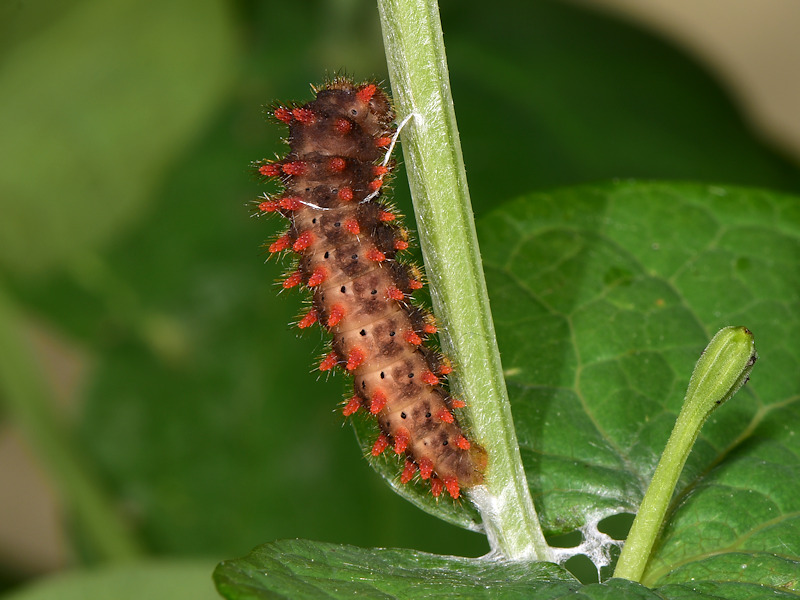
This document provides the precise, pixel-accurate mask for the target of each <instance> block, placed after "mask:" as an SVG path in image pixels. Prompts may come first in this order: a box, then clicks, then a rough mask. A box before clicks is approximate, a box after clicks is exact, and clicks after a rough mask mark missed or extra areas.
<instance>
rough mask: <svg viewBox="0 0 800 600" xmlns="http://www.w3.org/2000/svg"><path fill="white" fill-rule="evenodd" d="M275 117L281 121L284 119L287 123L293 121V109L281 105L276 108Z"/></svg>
mask: <svg viewBox="0 0 800 600" xmlns="http://www.w3.org/2000/svg"><path fill="white" fill-rule="evenodd" d="M274 114H275V118H277V119H278V120H280V121H283V122H284V123H286V124H287V125H288V124H289V123H291V122H292V111H291V110H289V109H288V108H286V107H283V106H281V107H279V108H276V109H275V112H274Z"/></svg>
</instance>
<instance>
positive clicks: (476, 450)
mask: <svg viewBox="0 0 800 600" xmlns="http://www.w3.org/2000/svg"><path fill="white" fill-rule="evenodd" d="M315 92H316V98H315V99H314V100H312V101H310V102H308V103H306V104H303V105H299V106H280V107H278V108H275V109H274V110H273V111H272V112H273V114H274V116H275V117H276V118H277V119H278V120H279V121H282V122H283V123H285V124H286V125H288V126H289V138H288V143H289V147H290V150H289V153H288V154H287V155H286V156H285V157H284V158H282V159H279V160H261V161H258V162H256V163H254V166H255V168H256V169H257V171H258V173H259V174H260V175H262V176H264V177H266V178H277V179H279V180H280V182H281V183H282V185H283V190H282V191H281V192H280V193H278V194H276V195H274V196H267V195H266V194H265V195H264V196H263V197H261V198H259V203H258V209H259V211H261V212H267V213H276V214H279V215H282V216H283V217H285V218H286V219H288V221H289V227H288V229H287V230H286V231H285V232H284V233H283V234H281V235H280V236H279V237H278V238H277V239H276V240H275V241H274V242H273V243H272V244H271V245H269V251H270V252H271V253H294V254H296V255H297V267H296V269H295V270H294V271H293V272H292V273H291V274H290V275H289V276H288V277H287V278H286V279H285V280H284V281H283V283H282V285H283V287H284V288H292V287H298V286H301V287H305V288H307V289H308V290H309V291H310V292H311V294H312V302H311V309H310V310H309V311H308V312H307V313H306V314H305V315H304V316H303V317H302V318H301V319H300V321H299V323H298V326H299V327H300V328H307V327H310V326H312V325H313V324H314V323H319V324H320V325H321V326H322V327H323V328H325V329H326V330H327V331H329V332H330V333H331V334H332V335H333V339H332V342H331V351H330V353H328V354H327V356H326V357H325V358H324V359H323V360H322V362H321V363H320V365H319V369H320V370H321V371H328V370H330V369H333V368H341V369H343V370H344V371H345V372H346V373H349V374H350V375H352V376H353V395H352V397H351V398H350V399H349V400H347V401H346V404H345V405H344V409H343V413H344V414H345V415H346V416H350V415H352V414H353V413H355V412H356V411H359V410H363V411H365V412H366V413H368V414H370V415H372V416H374V417H375V419H376V421H377V424H378V428H379V433H378V437H377V440H376V441H375V444H374V446H373V448H372V454H373V455H375V456H377V455H378V454H380V453H381V452H383V451H384V450H386V449H387V448H389V447H391V448H392V449H393V450H394V452H395V453H397V454H398V455H401V456H403V457H404V458H405V465H404V467H403V471H402V474H401V476H400V481H401V482H402V483H408V482H410V481H412V480H413V479H415V477H416V476H417V473H418V474H419V478H421V479H422V480H425V481H429V482H430V486H431V490H432V493H433V495H434V496H437V497H438V496H439V495H440V494H441V493H442V491H443V490H446V491H447V492H448V493H449V494H450V495H451V496H452V497H453V498H458V497H459V495H460V490H461V489H462V488H469V487H472V486H475V485H478V484H480V483H482V481H483V471H484V469H485V467H486V452H485V451H484V450H483V448H481V447H480V446H479V445H478V444H476V443H474V442H471V441H470V440H469V439H467V436H466V434H465V432H464V431H463V430H462V428H461V426H460V425H459V423H458V420H457V416H456V413H455V411H456V410H457V409H459V408H462V407H463V406H464V403H463V402H462V401H461V400H458V399H456V398H453V397H451V396H450V395H449V394H448V393H447V391H446V390H445V388H444V387H443V385H442V382H443V378H444V377H445V376H446V375H448V374H449V373H450V372H451V367H450V364H449V363H448V361H447V360H446V359H445V358H444V357H442V356H441V355H440V354H439V353H438V352H436V351H434V350H432V349H431V348H429V347H427V346H426V339H427V338H428V336H430V335H432V334H434V333H436V325H435V321H434V318H433V316H432V315H431V314H430V313H429V312H428V311H426V310H425V309H423V308H422V307H420V306H419V305H417V304H415V303H414V302H413V301H412V299H411V296H412V294H413V293H414V291H416V290H418V289H420V288H421V287H422V286H423V283H422V275H421V273H420V271H419V269H417V268H416V267H415V266H414V265H412V264H409V263H404V262H401V261H399V260H397V258H396V257H397V254H398V253H400V252H402V251H403V250H406V249H407V248H408V246H409V242H408V234H407V232H406V230H405V229H404V228H403V227H402V225H400V224H399V216H398V215H397V214H396V213H395V212H394V211H393V210H392V209H391V207H389V206H388V205H386V204H384V203H383V202H382V201H381V193H382V189H383V186H384V181H385V179H386V178H387V176H388V175H389V174H390V173H391V171H392V169H393V167H394V163H393V162H390V161H388V153H389V152H390V148H391V146H392V142H393V136H394V133H395V126H394V125H393V121H394V111H393V109H392V106H391V101H390V99H389V97H388V95H387V94H386V93H385V92H384V91H383V90H381V89H380V88H379V87H378V86H377V85H375V84H373V83H362V84H354V83H353V82H352V81H350V80H349V79H345V78H337V79H335V80H333V81H331V82H329V83H328V84H326V85H325V86H324V87H322V88H320V89H317V90H315Z"/></svg>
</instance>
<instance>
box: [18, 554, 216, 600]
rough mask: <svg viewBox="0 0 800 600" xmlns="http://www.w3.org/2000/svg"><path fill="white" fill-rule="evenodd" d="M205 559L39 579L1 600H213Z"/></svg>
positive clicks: (119, 566) (121, 565) (130, 565)
mask: <svg viewBox="0 0 800 600" xmlns="http://www.w3.org/2000/svg"><path fill="white" fill-rule="evenodd" d="M211 569H212V563H211V562H209V561H208V560H193V561H188V560H166V559H162V560H159V561H158V562H134V563H119V564H113V565H110V566H106V567H102V568H96V569H91V570H77V571H71V572H66V573H60V574H58V575H53V576H50V577H47V578H42V579H41V580H39V581H37V582H36V583H34V584H31V585H29V586H26V587H24V588H22V589H20V590H18V591H15V592H13V593H10V594H8V595H5V596H3V600H109V599H111V598H113V600H142V599H143V598H152V599H154V600H162V599H163V600H167V599H168V600H214V599H215V598H216V599H218V598H219V596H218V595H217V593H216V592H215V591H214V586H213V585H212V583H211V577H210V573H211Z"/></svg>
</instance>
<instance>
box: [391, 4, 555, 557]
mask: <svg viewBox="0 0 800 600" xmlns="http://www.w3.org/2000/svg"><path fill="white" fill-rule="evenodd" d="M378 7H379V10H380V15H381V24H382V27H383V38H384V43H385V45H386V57H387V61H388V64H389V78H390V80H391V84H392V92H393V94H394V100H395V106H396V109H397V114H398V120H399V121H401V120H402V119H404V118H405V117H407V116H408V115H412V118H411V120H410V121H409V122H408V124H406V125H405V127H404V128H403V130H402V142H403V156H404V158H405V164H406V170H407V171H408V176H409V181H410V185H411V195H412V198H413V201H414V210H415V213H416V218H417V228H418V231H419V238H420V245H421V247H422V253H423V256H424V259H425V265H426V269H427V273H428V278H429V280H430V289H431V295H432V299H433V306H434V310H435V312H436V316H437V319H438V320H439V322H440V325H441V331H442V336H441V337H442V346H443V347H444V350H445V351H446V352H447V353H448V355H449V356H450V357H451V358H452V359H453V361H454V363H455V364H456V366H457V370H456V376H455V377H453V378H452V381H451V385H452V386H453V391H454V393H455V394H457V395H458V396H460V397H462V398H464V399H465V400H466V402H467V404H468V408H467V409H466V410H467V411H468V412H467V415H468V418H469V420H470V422H471V425H472V432H473V434H474V437H475V438H476V440H477V441H478V442H479V443H481V444H482V445H484V447H485V448H486V450H487V451H488V453H489V467H488V471H487V474H486V475H487V477H486V485H485V486H480V487H478V488H476V489H475V490H472V493H471V495H470V497H471V499H472V500H473V501H474V502H475V503H476V504H477V505H478V508H479V509H480V511H481V515H482V518H483V522H484V526H485V528H486V532H487V535H488V536H489V540H490V543H491V544H492V548H493V551H494V552H495V553H496V554H497V555H499V556H502V557H504V558H507V559H514V560H531V559H537V560H547V559H550V558H551V554H550V549H549V547H548V546H547V543H546V542H545V539H544V535H543V534H542V530H541V527H540V525H539V520H538V518H537V516H536V511H535V509H534V506H533V501H532V499H531V496H530V491H529V489H528V483H527V481H526V478H525V472H524V470H523V468H522V460H521V458H520V454H519V446H518V444H517V438H516V432H515V430H514V425H513V421H512V419H511V409H510V405H509V402H508V393H507V391H506V386H505V380H504V378H503V372H502V368H501V365H500V354H499V352H498V349H497V342H496V339H495V332H494V325H493V323H492V317H491V312H490V310H489V298H488V295H487V293H486V281H485V279H484V275H483V266H482V263H481V258H480V251H479V249H478V240H477V236H476V234H475V223H474V221H473V218H472V205H471V203H470V198H469V191H468V189H467V181H466V174H465V171H464V160H463V157H462V155H461V144H460V141H459V137H458V130H457V128H456V119H455V111H454V109H453V100H452V96H451V94H450V82H449V78H448V72H447V60H446V58H445V52H444V43H443V40H442V27H441V22H440V20H439V8H438V4H437V2H436V1H435V0H379V1H378Z"/></svg>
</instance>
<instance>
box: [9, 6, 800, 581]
mask: <svg viewBox="0 0 800 600" xmlns="http://www.w3.org/2000/svg"><path fill="white" fill-rule="evenodd" d="M441 9H442V21H443V27H444V31H445V42H446V45H447V52H448V60H449V65H450V74H451V79H452V89H453V96H454V99H455V103H456V112H457V115H458V121H459V128H460V133H461V139H462V143H463V148H464V156H465V162H466V165H467V172H468V177H469V182H470V186H471V194H472V198H473V202H474V204H475V212H476V215H477V216H478V217H480V216H481V215H482V214H485V213H486V212H487V211H489V210H491V209H492V208H493V207H495V206H498V205H499V204H500V203H502V202H504V201H506V200H508V199H511V198H513V197H514V196H516V195H519V194H522V193H525V192H528V191H532V190H541V189H547V188H551V187H556V186H563V185H570V184H576V183H583V182H591V181H599V180H605V179H612V178H648V179H653V178H655V179H680V180H697V181H710V182H719V183H729V184H744V185H752V186H759V187H767V188H772V189H779V190H786V191H795V192H797V191H799V190H800V170H798V167H797V164H796V162H794V161H792V160H790V159H788V158H786V157H785V156H783V155H781V154H780V153H778V152H776V151H775V150H773V149H770V148H769V147H768V146H767V145H766V144H765V143H763V142H762V141H760V140H759V139H758V138H757V136H756V135H754V133H753V132H752V131H751V130H750V129H749V127H748V126H747V125H746V124H745V122H744V120H743V118H742V116H741V115H740V113H739V112H738V111H737V109H736V108H735V106H734V104H733V102H732V101H731V100H730V99H729V97H728V95H727V93H726V92H725V91H724V90H723V88H722V87H721V86H720V85H719V83H718V82H717V81H716V79H715V78H714V76H713V75H711V74H710V73H709V72H707V71H705V70H703V69H701V68H700V67H699V66H698V64H697V63H696V62H695V61H694V60H693V59H691V58H690V57H689V56H688V55H687V54H685V53H684V52H682V51H680V50H678V49H677V48H676V47H675V46H672V45H670V44H668V43H666V42H665V41H663V40H661V39H658V38H656V37H655V36H653V35H652V34H649V33H647V32H645V31H643V30H640V29H638V28H636V27H634V26H632V25H630V24H625V23H623V22H620V21H618V20H616V19H613V18H611V17H609V16H604V15H602V14H599V13H595V12H591V11H589V10H586V9H584V8H580V7H577V6H573V5H571V4H567V3H562V2H554V1H543V0H525V1H507V2H500V3H494V4H492V5H491V10H489V8H487V4H486V3H482V2H477V1H474V0H460V1H459V2H453V1H449V0H445V1H443V2H442V5H441ZM385 69H386V67H385V58H384V54H383V49H382V45H381V40H380V31H379V25H378V18H377V11H376V10H375V6H374V4H373V3H372V2H364V1H362V0H337V1H333V0H330V1H322V0H318V1H305V0H303V1H299V0H298V1H296V2H274V1H269V2H255V1H246V0H240V1H233V0H230V1H223V0H194V1H193V2H188V1H186V0H175V1H173V2H169V3H167V2H155V1H152V0H139V1H136V2H134V1H133V0H113V1H108V0H78V1H74V0H68V1H61V2H54V1H40V2H23V1H9V2H5V3H3V4H0V157H2V160H0V211H1V212H0V401H2V404H0V442H2V445H1V446H0V450H2V452H0V481H1V482H2V483H1V484H0V487H1V488H2V492H1V493H0V497H1V498H2V504H0V506H2V507H4V509H3V514H2V520H3V522H4V523H5V524H4V525H3V527H2V536H0V579H2V582H3V583H2V586H0V590H2V589H8V588H11V587H13V586H15V585H17V584H19V583H21V582H22V581H24V580H26V579H28V578H31V577H34V576H36V575H38V574H40V573H42V572H44V571H48V570H50V569H53V568H58V567H63V566H68V565H83V564H95V563H97V562H101V561H103V560H106V559H109V558H110V559H113V558H115V557H119V556H123V555H126V554H128V553H129V552H130V551H131V550H130V549H131V548H135V549H137V550H136V551H138V552H141V553H143V554H147V555H157V556H162V555H163V556H166V555H169V556H178V557H187V556H188V557H208V558H210V559H211V560H212V561H213V560H219V559H223V558H229V557H233V556H237V555H241V554H244V553H246V552H247V551H248V550H250V548H251V547H253V546H255V545H257V544H259V543H263V542H266V541H269V540H273V539H279V538H294V537H300V538H309V539H315V540H323V541H330V542H340V543H349V544H356V545H362V546H400V547H408V548H416V549H420V550H427V551H431V552H437V553H446V554H460V555H465V556H477V555H480V554H482V553H484V552H486V550H487V545H486V543H485V540H484V539H483V538H482V537H481V536H479V535H476V534H472V533H469V532H466V531H461V530H458V529H456V528H454V527H452V526H449V525H446V524H444V523H442V522H439V521H437V520H436V519H434V518H432V517H430V516H428V515H427V514H424V513H422V512H421V511H419V510H417V509H416V508H414V507H412V506H410V505H408V504H406V503H405V502H403V501H401V500H400V499H399V498H397V497H395V496H394V495H393V493H392V492H391V491H390V490H389V489H388V488H387V487H386V486H385V485H384V484H383V482H382V481H381V480H380V479H379V477H378V476H377V475H375V474H373V473H372V472H371V471H370V469H369V467H368V466H367V463H366V461H364V460H362V459H361V457H360V450H359V448H358V446H357V445H356V443H355V440H354V439H353V434H352V432H351V430H350V428H349V427H347V426H346V427H343V426H342V423H343V420H342V419H341V417H340V416H339V414H338V413H337V412H336V411H335V407H336V405H337V403H338V402H339V400H340V399H341V397H342V394H343V392H344V388H345V382H344V381H343V379H342V378H341V377H338V378H333V379H332V380H331V381H326V378H324V377H323V378H318V377H317V376H316V374H314V373H311V369H312V364H313V362H314V357H315V356H316V355H317V354H318V353H320V352H322V350H323V348H324V341H323V338H322V336H321V334H319V333H311V334H305V335H303V336H298V335H297V333H296V332H295V331H294V330H292V329H291V328H290V327H289V326H288V323H289V322H290V321H292V320H293V318H294V317H295V316H296V314H297V313H298V312H299V310H300V301H299V299H298V298H297V297H296V295H294V294H281V295H280V296H279V295H278V294H277V293H276V288H275V287H274V285H273V282H274V280H275V279H276V278H278V277H279V276H280V274H281V273H282V269H283V267H282V266H281V265H279V264H276V263H275V262H274V261H270V262H268V263H266V264H264V255H263V254H262V251H261V249H260V247H259V246H260V244H261V243H262V242H263V241H264V240H265V239H266V238H267V237H269V236H271V235H273V234H274V233H276V232H277V231H278V228H279V227H280V225H279V224H278V223H277V222H275V221H268V220H263V219H253V218H250V214H251V209H250V208H249V207H248V204H249V203H250V201H251V200H252V199H253V198H255V197H256V196H257V195H258V194H260V193H261V192H263V191H268V188H266V187H264V186H261V185H260V184H258V183H257V182H256V181H254V180H253V179H252V178H251V177H250V175H249V172H248V164H249V162H250V161H251V160H254V159H259V158H263V157H271V156H273V155H275V154H276V153H281V152H283V151H284V150H285V145H283V144H282V143H281V141H280V136H281V135H284V134H285V130H283V129H282V128H280V127H278V126H277V125H276V124H274V123H271V122H267V121H265V120H264V116H263V114H262V106H263V105H264V104H271V103H272V102H273V101H275V100H287V101H289V100H303V99H305V98H309V97H310V91H309V83H320V82H322V81H323V80H324V79H325V77H326V76H330V75H333V74H336V73H343V72H345V73H348V74H351V75H353V76H354V77H356V78H363V79H366V78H373V77H374V78H377V79H378V80H385V79H386V72H385ZM403 179H404V177H403V174H402V172H401V173H399V174H398V177H397V183H396V185H395V191H394V198H395V200H396V201H397V203H398V204H399V205H400V207H401V209H402V210H403V211H404V212H406V213H409V212H410V209H409V201H408V192H407V189H406V187H405V184H404V182H403ZM298 338H299V339H298ZM501 350H502V348H501ZM16 445H19V447H20V448H21V450H20V451H19V452H17V453H16V454H15V451H14V450H13V448H14V447H16ZM20 453H21V454H20ZM15 457H16V458H15ZM29 459H30V461H32V464H33V465H34V469H35V470H36V471H37V472H38V473H39V474H40V475H41V476H42V478H43V479H44V481H45V484H44V486H45V487H44V488H42V487H36V485H35V484H31V483H30V482H29V477H28V475H26V474H25V465H26V464H28V461H29ZM44 492H48V493H47V494H45V496H46V498H42V497H40V495H41V494H44ZM47 498H54V499H55V504H54V505H53V504H50V503H48V502H49V501H47ZM53 506H55V509H53ZM97 506H99V507H100V508H99V509H98V510H99V514H102V513H103V511H104V510H105V511H107V516H108V518H109V519H110V522H112V523H117V524H121V527H120V529H119V532H118V533H117V532H115V530H114V527H113V526H110V528H109V527H106V526H105V525H104V524H103V523H99V524H98V523H93V522H92V518H93V517H92V515H95V514H96V513H97V511H95V510H94V509H93V507H97ZM9 507H10V508H9ZM53 510H56V511H57V517H56V518H55V519H53ZM87 514H88V515H89V517H88V518H87ZM48 524H51V525H52V524H55V525H57V527H56V528H55V529H53V528H52V527H50V528H48ZM97 528H99V529H100V530H102V531H101V533H100V534H99V535H98V534H97V533H96V530H97ZM104 538H106V539H104ZM21 540H22V541H21Z"/></svg>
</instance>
